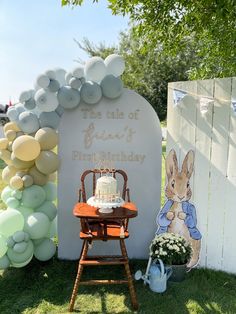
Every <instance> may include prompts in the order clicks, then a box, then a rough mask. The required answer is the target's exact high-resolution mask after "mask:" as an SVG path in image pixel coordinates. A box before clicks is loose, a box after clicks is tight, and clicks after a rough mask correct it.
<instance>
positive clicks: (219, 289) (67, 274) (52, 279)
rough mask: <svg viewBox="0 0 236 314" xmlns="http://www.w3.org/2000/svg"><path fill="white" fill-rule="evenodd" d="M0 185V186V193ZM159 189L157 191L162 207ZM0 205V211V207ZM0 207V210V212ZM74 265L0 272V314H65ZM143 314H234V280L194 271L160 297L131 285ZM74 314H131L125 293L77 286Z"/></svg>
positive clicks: (88, 274)
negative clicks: (77, 313) (76, 313)
mask: <svg viewBox="0 0 236 314" xmlns="http://www.w3.org/2000/svg"><path fill="white" fill-rule="evenodd" d="M165 151H166V145H165V143H164V142H163V164H162V186H163V187H164V182H165V176H164V173H165V171H164V170H165V168H164V159H165ZM4 186H5V184H4V183H3V182H2V181H1V180H0V189H3V187H4ZM163 202H164V188H162V204H163ZM2 205H3V204H2V203H0V207H2ZM4 207H5V206H4V205H3V208H4ZM130 264H131V271H132V273H135V271H137V270H138V269H141V270H142V271H145V268H146V261H141V260H131V262H130ZM76 268H77V263H76V262H74V261H59V260H58V259H57V258H56V257H55V258H53V259H52V260H50V261H48V262H46V263H41V262H39V261H37V260H33V261H32V262H31V263H30V264H29V265H27V266H26V267H24V268H19V269H17V268H9V269H7V270H5V271H2V272H1V271H0V314H16V313H23V314H46V313H47V314H48V313H52V314H59V313H69V312H68V305H69V301H70V297H71V293H72V287H73V284H74V279H75V275H76ZM122 277H124V271H123V268H122V267H120V266H114V267H112V266H104V267H89V268H87V269H85V270H84V273H83V279H89V278H90V279H91V278H93V279H101V278H102V279H105V278H108V279H117V278H122ZM135 288H136V291H137V298H138V302H139V305H140V309H139V311H138V313H144V314H156V313H158V314H172V313H173V314H187V313H190V314H203V313H204V314H208V313H209V314H211V313H212V314H215V313H218V314H223V313H224V314H235V313H236V298H235V294H236V276H235V275H230V274H226V273H223V272H216V271H213V270H206V269H194V270H192V271H191V272H190V273H188V274H187V278H186V280H185V281H183V282H181V283H173V282H169V283H168V289H167V291H166V292H165V293H163V294H158V293H154V292H151V291H150V289H149V287H148V286H145V285H144V284H143V282H142V281H138V282H135ZM75 310H76V312H79V313H84V314H85V313H87V314H88V313H91V314H96V313H103V314H106V313H107V314H108V313H110V314H115V313H122V314H126V313H127V314H128V313H134V312H133V311H132V307H131V304H130V297H129V293H128V288H127V287H126V286H124V285H117V286H115V285H114V286H112V285H110V286H90V287H88V286H81V287H80V288H79V292H78V296H77V298H76V303H75Z"/></svg>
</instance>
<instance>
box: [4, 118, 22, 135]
mask: <svg viewBox="0 0 236 314" xmlns="http://www.w3.org/2000/svg"><path fill="white" fill-rule="evenodd" d="M3 130H4V133H6V132H7V131H8V130H13V131H16V132H18V131H20V128H19V127H18V125H17V124H16V122H13V121H12V122H8V123H6V124H5V125H4V127H3Z"/></svg>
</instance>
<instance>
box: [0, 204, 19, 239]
mask: <svg viewBox="0 0 236 314" xmlns="http://www.w3.org/2000/svg"><path fill="white" fill-rule="evenodd" d="M23 227H24V217H23V215H22V214H21V213H20V212H19V211H18V210H16V209H7V210H5V211H4V212H3V213H1V214H0V234H2V235H4V236H5V237H6V238H7V237H9V236H11V235H13V234H14V233H15V232H16V231H19V230H23Z"/></svg>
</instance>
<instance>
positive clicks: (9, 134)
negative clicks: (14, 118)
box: [5, 130, 16, 144]
mask: <svg viewBox="0 0 236 314" xmlns="http://www.w3.org/2000/svg"><path fill="white" fill-rule="evenodd" d="M5 136H6V138H7V140H8V141H14V139H15V138H16V131H14V130H8V131H6V132H5ZM7 144H8V143H7Z"/></svg>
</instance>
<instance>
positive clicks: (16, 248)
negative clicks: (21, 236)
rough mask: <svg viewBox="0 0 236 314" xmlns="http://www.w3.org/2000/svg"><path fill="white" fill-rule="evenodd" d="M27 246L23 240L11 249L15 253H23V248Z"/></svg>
mask: <svg viewBox="0 0 236 314" xmlns="http://www.w3.org/2000/svg"><path fill="white" fill-rule="evenodd" d="M27 246H28V243H27V242H25V241H22V242H20V243H16V244H15V245H14V246H13V248H12V249H13V251H14V252H16V253H24V252H25V250H26V249H27Z"/></svg>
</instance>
